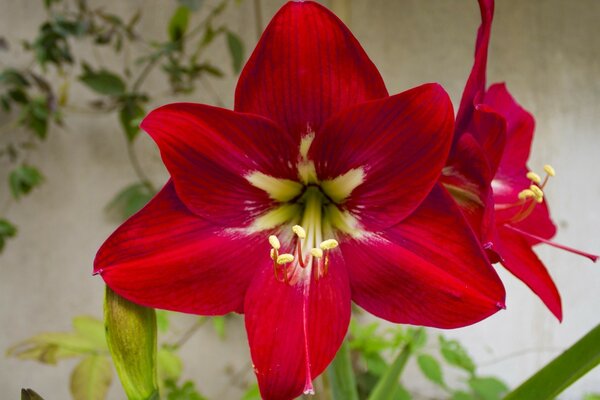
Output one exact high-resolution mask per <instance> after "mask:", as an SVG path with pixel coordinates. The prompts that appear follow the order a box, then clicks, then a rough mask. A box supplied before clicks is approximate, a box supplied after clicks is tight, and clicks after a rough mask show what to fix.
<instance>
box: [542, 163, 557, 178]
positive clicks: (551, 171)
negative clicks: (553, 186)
mask: <svg viewBox="0 0 600 400" xmlns="http://www.w3.org/2000/svg"><path fill="white" fill-rule="evenodd" d="M544 171H546V173H547V174H548V175H550V176H555V175H556V171H555V170H554V168H552V165H549V164H546V165H544Z"/></svg>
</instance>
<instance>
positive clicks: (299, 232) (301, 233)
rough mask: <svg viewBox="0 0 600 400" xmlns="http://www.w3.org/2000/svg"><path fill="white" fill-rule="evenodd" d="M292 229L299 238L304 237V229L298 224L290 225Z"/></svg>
mask: <svg viewBox="0 0 600 400" xmlns="http://www.w3.org/2000/svg"><path fill="white" fill-rule="evenodd" d="M292 231H293V232H294V233H295V234H296V236H298V237H299V238H300V239H306V231H305V230H304V228H303V227H301V226H300V225H294V226H292Z"/></svg>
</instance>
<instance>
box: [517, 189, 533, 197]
mask: <svg viewBox="0 0 600 400" xmlns="http://www.w3.org/2000/svg"><path fill="white" fill-rule="evenodd" d="M518 197H519V200H527V199H530V198H532V197H535V193H533V190H530V189H525V190H521V191H520V192H519V196H518Z"/></svg>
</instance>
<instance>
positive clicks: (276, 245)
mask: <svg viewBox="0 0 600 400" xmlns="http://www.w3.org/2000/svg"><path fill="white" fill-rule="evenodd" d="M269 244H270V245H271V247H272V248H274V249H275V250H279V249H280V248H281V243H279V239H277V236H275V235H271V236H269Z"/></svg>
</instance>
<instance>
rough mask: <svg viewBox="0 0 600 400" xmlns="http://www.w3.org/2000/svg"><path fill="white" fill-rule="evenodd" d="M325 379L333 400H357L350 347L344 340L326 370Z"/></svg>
mask: <svg viewBox="0 0 600 400" xmlns="http://www.w3.org/2000/svg"><path fill="white" fill-rule="evenodd" d="M327 378H328V380H329V381H328V383H329V386H330V387H331V393H332V397H333V400H358V392H357V390H356V380H355V378H354V370H353V369H352V360H351V358H350V347H349V346H348V342H347V341H346V340H344V342H343V343H342V347H340V349H339V350H338V352H337V354H336V356H335V358H334V359H333V362H332V363H331V364H330V365H329V367H328V368H327Z"/></svg>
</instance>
